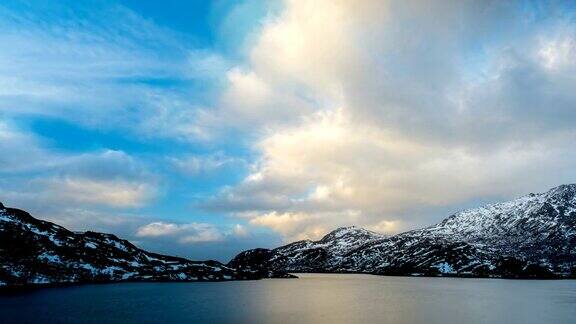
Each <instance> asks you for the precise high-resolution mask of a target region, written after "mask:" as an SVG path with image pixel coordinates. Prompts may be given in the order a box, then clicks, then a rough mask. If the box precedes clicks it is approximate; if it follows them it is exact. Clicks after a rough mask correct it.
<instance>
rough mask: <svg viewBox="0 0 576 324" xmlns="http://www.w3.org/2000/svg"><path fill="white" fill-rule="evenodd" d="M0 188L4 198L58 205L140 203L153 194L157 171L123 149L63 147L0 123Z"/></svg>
mask: <svg viewBox="0 0 576 324" xmlns="http://www.w3.org/2000/svg"><path fill="white" fill-rule="evenodd" d="M0 138H1V139H4V140H3V141H0V149H1V150H2V151H3V152H6V153H7V154H3V155H2V157H0V166H1V168H0V174H2V175H3V179H2V180H0V193H2V195H3V197H4V198H3V199H8V200H9V201H6V203H13V204H15V205H21V206H34V205H36V204H38V203H44V204H50V205H58V206H61V207H62V208H71V207H76V208H79V207H82V206H83V207H89V206H91V207H94V206H100V207H102V206H109V207H118V208H134V207H142V206H144V205H145V204H147V203H149V202H151V201H152V200H154V198H155V197H156V196H157V195H158V179H157V176H156V175H154V174H153V173H151V172H149V171H148V169H147V166H146V165H145V164H144V163H143V162H142V161H139V160H138V159H136V158H134V157H132V156H130V155H128V154H126V153H125V152H123V151H114V150H98V151H93V152H86V153H65V152H59V151H54V150H51V149H48V148H47V147H46V143H45V139H43V138H39V137H38V136H35V135H34V134H32V133H28V132H26V131H25V130H22V129H18V128H16V127H13V126H9V124H8V123H6V122H4V123H0Z"/></svg>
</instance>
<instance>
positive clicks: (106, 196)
mask: <svg viewBox="0 0 576 324" xmlns="http://www.w3.org/2000/svg"><path fill="white" fill-rule="evenodd" d="M37 183H38V184H40V185H43V186H44V190H45V195H48V196H49V197H50V200H54V201H62V202H65V203H79V204H93V205H100V206H112V207H140V206H142V205H144V204H145V203H148V202H149V201H150V200H151V199H152V198H153V197H154V196H155V194H156V192H155V189H154V187H152V186H151V185H149V184H146V183H138V182H125V181H117V180H116V181H114V180H108V181H106V180H93V179H83V178H70V177H64V178H51V179H47V180H39V181H37Z"/></svg>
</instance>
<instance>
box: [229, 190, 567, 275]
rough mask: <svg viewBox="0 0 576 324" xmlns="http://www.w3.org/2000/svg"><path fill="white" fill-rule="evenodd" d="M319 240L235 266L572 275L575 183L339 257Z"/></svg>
mask: <svg viewBox="0 0 576 324" xmlns="http://www.w3.org/2000/svg"><path fill="white" fill-rule="evenodd" d="M339 230H341V229H337V230H335V231H333V232H331V233H334V232H337V231H339ZM331 233H329V234H327V235H326V236H325V237H324V238H326V237H329V236H330V234H331ZM324 238H323V239H321V240H320V241H322V240H324ZM320 241H316V242H313V241H310V242H312V243H307V244H303V243H300V244H297V243H299V242H296V243H291V244H288V245H285V246H281V247H278V248H275V249H272V250H269V252H264V251H262V250H260V251H259V255H264V254H267V255H268V258H267V259H259V260H257V261H258V262H255V263H254V264H253V265H252V264H250V259H249V258H248V256H250V255H251V253H250V252H249V251H245V252H243V253H241V254H239V256H238V257H239V258H238V259H236V258H235V259H233V260H232V262H231V264H234V265H236V266H240V267H246V268H251V267H254V268H258V269H274V270H283V271H292V272H355V273H356V272H359V273H373V274H385V275H442V276H461V277H502V278H565V277H571V276H575V275H576V184H568V185H561V186H558V187H555V188H552V189H550V190H549V191H547V192H545V193H541V194H534V193H532V194H528V195H525V196H522V197H520V198H517V199H513V200H511V201H507V202H501V203H495V204H489V205H486V206H482V207H478V208H471V209H466V210H463V211H460V212H457V213H455V214H453V215H450V216H449V217H447V218H445V219H444V220H442V221H441V222H439V223H437V224H434V225H431V226H428V227H424V228H422V229H415V230H411V231H407V232H403V233H399V234H396V235H393V236H387V237H380V238H374V239H373V240H370V239H369V240H362V239H361V238H360V239H359V240H358V241H357V242H355V243H354V247H353V248H352V249H350V250H348V251H346V252H345V253H341V254H337V255H333V254H331V252H330V251H328V250H327V249H326V248H325V247H324V246H321V245H320V244H318V242H320ZM301 242H306V241H301ZM323 244H324V245H326V244H327V242H323ZM330 244H331V245H338V242H332V243H330ZM240 260H243V262H245V264H241V262H240Z"/></svg>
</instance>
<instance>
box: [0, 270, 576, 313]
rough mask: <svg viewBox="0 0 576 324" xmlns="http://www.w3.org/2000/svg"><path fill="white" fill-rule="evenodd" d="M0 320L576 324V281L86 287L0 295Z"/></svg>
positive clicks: (351, 280) (308, 277)
mask: <svg viewBox="0 0 576 324" xmlns="http://www.w3.org/2000/svg"><path fill="white" fill-rule="evenodd" d="M0 322H2V323H15V322H25V323H26V322H28V323H31V322H37V323H38V322H41V323H78V322H83V323H102V322H104V323H157V322H169V323H181V322H189V323H195V322H206V323H442V324H446V323H522V324H524V323H576V280H561V281H520V280H496V279H493V280H490V279H455V278H404V277H379V276H370V275H330V274H305V275H301V279H293V280H290V279H269V280H260V281H236V282H219V283H126V284H107V285H88V286H78V287H69V288H55V289H42V290H37V291H33V292H27V293H19V294H15V295H8V296H0Z"/></svg>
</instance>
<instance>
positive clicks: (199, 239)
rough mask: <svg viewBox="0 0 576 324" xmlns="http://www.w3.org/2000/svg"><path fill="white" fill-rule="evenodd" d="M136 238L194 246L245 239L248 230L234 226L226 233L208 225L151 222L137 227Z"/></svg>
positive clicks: (237, 225) (240, 226)
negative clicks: (172, 241) (167, 240)
mask: <svg viewBox="0 0 576 324" xmlns="http://www.w3.org/2000/svg"><path fill="white" fill-rule="evenodd" d="M136 236H138V237H147V238H161V237H165V238H169V239H171V240H175V241H177V242H179V243H180V244H196V243H207V242H221V241H224V240H228V239H230V238H231V237H246V236H248V230H247V229H246V227H245V226H243V225H240V224H236V225H234V226H233V227H232V230H231V231H226V230H223V229H221V228H218V227H217V226H216V225H213V224H208V223H186V224H176V223H167V222H153V223H149V224H146V225H144V226H141V227H139V228H138V230H137V232H136Z"/></svg>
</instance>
